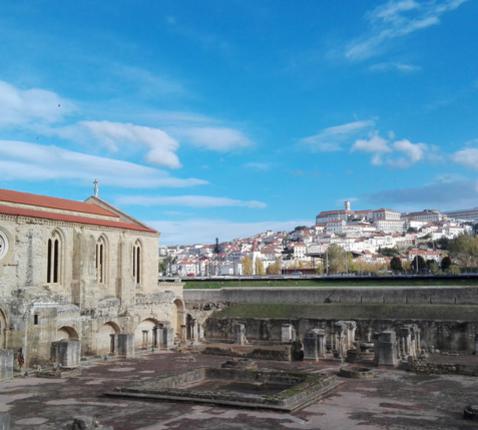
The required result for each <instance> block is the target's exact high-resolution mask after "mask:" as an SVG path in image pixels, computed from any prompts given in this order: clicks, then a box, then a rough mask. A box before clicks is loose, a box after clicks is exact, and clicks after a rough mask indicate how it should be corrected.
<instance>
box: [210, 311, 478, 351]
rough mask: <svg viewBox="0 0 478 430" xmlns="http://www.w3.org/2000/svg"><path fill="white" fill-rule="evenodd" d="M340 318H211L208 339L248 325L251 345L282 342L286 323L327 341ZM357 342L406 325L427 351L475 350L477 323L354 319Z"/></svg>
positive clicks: (223, 338) (226, 337)
mask: <svg viewBox="0 0 478 430" xmlns="http://www.w3.org/2000/svg"><path fill="white" fill-rule="evenodd" d="M339 321H340V319H338V318H337V319H320V318H297V319H293V320H291V319H274V318H241V317H238V318H236V317H232V318H222V317H218V318H216V317H215V316H214V315H212V316H211V317H209V318H208V320H207V322H206V325H205V334H206V339H207V340H208V341H211V342H231V343H232V342H234V339H235V333H234V325H235V324H237V323H242V324H244V325H245V335H246V337H247V340H248V341H249V342H250V343H271V344H275V343H281V330H282V325H283V324H292V325H293V326H294V328H295V330H296V332H297V336H298V338H300V339H303V338H304V336H305V334H306V333H307V332H309V331H310V330H312V329H316V328H318V329H322V330H324V331H325V333H326V337H327V339H332V338H333V337H334V335H335V332H336V323H337V322H339ZM355 321H356V323H357V329H356V332H355V340H356V341H357V342H359V343H360V342H371V341H372V339H373V337H374V336H375V335H376V334H377V333H380V332H382V331H385V330H389V329H393V330H399V328H400V327H401V326H403V324H416V325H417V326H418V327H419V328H420V333H421V343H422V346H423V348H424V349H425V350H430V349H432V348H433V349H438V350H442V351H463V352H466V353H470V354H471V353H473V352H474V351H475V334H476V333H478V322H474V321H473V322H459V321H426V320H425V321H424V320H376V319H373V318H371V319H367V320H355Z"/></svg>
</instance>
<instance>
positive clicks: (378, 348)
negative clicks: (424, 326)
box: [375, 324, 422, 367]
mask: <svg viewBox="0 0 478 430" xmlns="http://www.w3.org/2000/svg"><path fill="white" fill-rule="evenodd" d="M421 353H422V349H421V345H420V329H419V328H418V326H417V325H416V324H404V325H402V326H400V327H399V328H398V330H397V331H395V330H385V331H382V332H381V333H379V334H378V337H377V340H376V343H375V363H376V364H377V366H393V367H396V366H398V364H399V363H400V361H410V360H416V359H417V358H418V357H419V356H420V355H421Z"/></svg>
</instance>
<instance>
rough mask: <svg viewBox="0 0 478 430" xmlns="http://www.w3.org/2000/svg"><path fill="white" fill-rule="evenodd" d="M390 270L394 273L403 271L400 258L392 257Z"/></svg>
mask: <svg viewBox="0 0 478 430" xmlns="http://www.w3.org/2000/svg"><path fill="white" fill-rule="evenodd" d="M390 269H391V270H392V271H394V272H402V271H403V266H402V260H401V259H400V257H397V256H395V257H392V259H391V260H390Z"/></svg>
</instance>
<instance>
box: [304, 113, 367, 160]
mask: <svg viewBox="0 0 478 430" xmlns="http://www.w3.org/2000/svg"><path fill="white" fill-rule="evenodd" d="M374 125H375V121H373V120H365V121H353V122H349V123H346V124H341V125H337V126H334V127H328V128H325V129H323V130H321V131H320V132H318V133H317V134H314V135H312V136H308V137H304V138H302V139H301V140H300V143H301V144H304V145H307V146H308V147H309V148H311V149H313V150H316V151H321V152H333V151H340V150H341V149H342V146H343V144H344V143H346V142H347V141H348V140H349V139H350V138H353V137H357V135H358V134H360V133H364V132H366V131H368V130H370V129H371V128H372V127H373V126H374Z"/></svg>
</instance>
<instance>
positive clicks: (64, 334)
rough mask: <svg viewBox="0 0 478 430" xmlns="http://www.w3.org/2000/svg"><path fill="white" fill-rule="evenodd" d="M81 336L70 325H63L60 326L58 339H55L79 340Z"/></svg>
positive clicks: (57, 334)
mask: <svg viewBox="0 0 478 430" xmlns="http://www.w3.org/2000/svg"><path fill="white" fill-rule="evenodd" d="M79 339H80V337H79V336H78V333H77V331H76V330H75V329H74V328H73V327H70V326H63V327H60V328H59V329H58V330H57V332H56V339H55V340H57V341H58V340H79Z"/></svg>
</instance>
